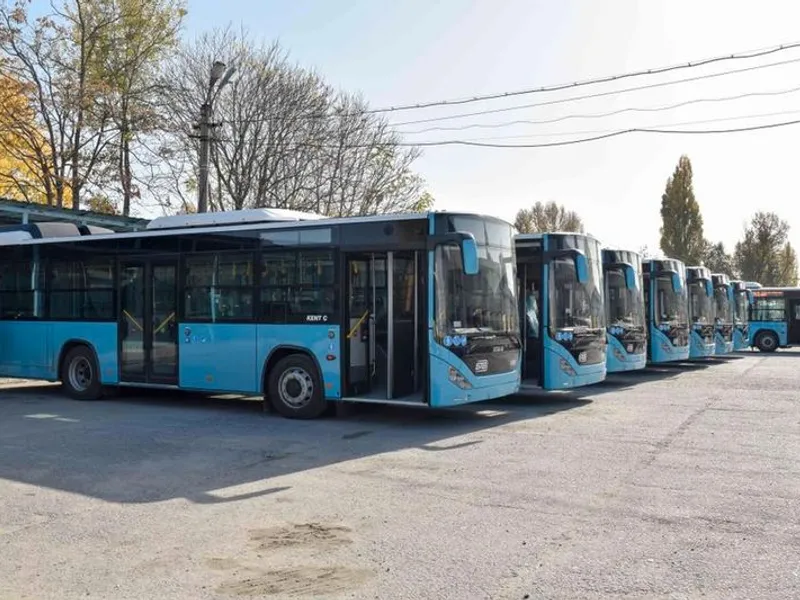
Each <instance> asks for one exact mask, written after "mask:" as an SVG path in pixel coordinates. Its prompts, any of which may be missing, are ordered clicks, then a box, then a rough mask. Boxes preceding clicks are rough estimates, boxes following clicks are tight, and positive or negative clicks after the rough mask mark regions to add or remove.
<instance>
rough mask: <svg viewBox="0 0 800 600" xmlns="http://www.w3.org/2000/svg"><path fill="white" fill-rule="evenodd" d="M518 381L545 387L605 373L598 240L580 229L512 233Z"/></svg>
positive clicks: (579, 383) (568, 385)
mask: <svg viewBox="0 0 800 600" xmlns="http://www.w3.org/2000/svg"><path fill="white" fill-rule="evenodd" d="M515 246H516V254H517V281H518V288H519V290H520V294H519V295H520V319H521V321H522V323H523V324H524V325H523V329H522V332H523V362H522V386H523V387H525V388H530V387H540V388H543V389H546V390H552V389H565V388H572V387H577V386H583V385H589V384H592V383H597V382H599V381H602V380H603V379H605V376H606V316H605V309H604V306H603V269H602V266H601V256H600V243H599V242H598V241H597V240H595V239H594V238H593V237H590V236H588V235H583V234H579V233H536V234H522V235H517V236H516V238H515Z"/></svg>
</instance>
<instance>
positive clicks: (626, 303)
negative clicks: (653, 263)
mask: <svg viewBox="0 0 800 600" xmlns="http://www.w3.org/2000/svg"><path fill="white" fill-rule="evenodd" d="M603 280H604V282H605V306H606V323H607V325H606V340H607V341H608V347H607V349H606V369H607V371H608V372H609V373H616V372H619V371H631V370H634V369H643V368H644V367H645V366H646V365H647V331H646V329H645V311H644V292H643V290H642V259H641V257H640V256H639V254H637V253H636V252H631V251H630V250H613V249H610V248H604V249H603Z"/></svg>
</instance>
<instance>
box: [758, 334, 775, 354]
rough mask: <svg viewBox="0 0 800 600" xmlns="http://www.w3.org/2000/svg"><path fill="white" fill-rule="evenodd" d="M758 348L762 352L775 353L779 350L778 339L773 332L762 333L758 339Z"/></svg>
mask: <svg viewBox="0 0 800 600" xmlns="http://www.w3.org/2000/svg"><path fill="white" fill-rule="evenodd" d="M756 348H758V349H759V350H761V352H775V350H777V348H778V338H777V336H776V335H775V334H774V333H772V332H771V331H762V332H761V333H759V334H758V336H757V337H756Z"/></svg>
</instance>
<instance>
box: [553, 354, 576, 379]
mask: <svg viewBox="0 0 800 600" xmlns="http://www.w3.org/2000/svg"><path fill="white" fill-rule="evenodd" d="M558 366H559V367H561V370H562V371H564V373H566V374H567V375H569V376H570V377H575V376H576V375H577V373H576V372H575V369H573V368H572V365H571V364H569V363H568V362H567V361H566V360H564V359H563V358H559V359H558Z"/></svg>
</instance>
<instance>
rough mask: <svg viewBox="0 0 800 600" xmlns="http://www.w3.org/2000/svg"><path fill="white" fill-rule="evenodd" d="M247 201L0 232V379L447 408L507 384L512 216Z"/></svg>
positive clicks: (514, 336)
mask: <svg viewBox="0 0 800 600" xmlns="http://www.w3.org/2000/svg"><path fill="white" fill-rule="evenodd" d="M314 217H315V216H314V215H305V214H303V213H295V212H293V211H280V210H271V209H256V210H252V211H237V212H231V213H204V214H200V215H181V216H174V217H162V218H158V219H155V220H153V221H152V222H151V223H150V224H149V225H148V228H147V230H146V231H142V232H137V233H112V232H107V231H98V230H96V229H95V230H91V229H90V228H82V229H81V228H78V227H76V226H75V225H72V224H69V223H57V224H38V225H21V226H14V227H12V228H10V229H8V228H7V230H6V231H0V256H2V260H0V339H2V341H3V343H2V344H0V376H3V377H23V378H31V379H45V380H52V381H58V380H60V381H61V382H62V384H63V388H64V389H65V391H66V392H67V393H68V394H69V395H71V396H72V397H74V398H77V399H86V400H89V399H95V398H99V397H100V396H101V395H102V394H103V390H104V387H105V386H134V387H154V388H165V389H185V390H196V391H201V392H213V393H222V392H225V393H239V394H244V395H263V397H264V402H265V407H272V408H274V409H275V410H276V411H277V412H279V413H281V414H282V415H284V416H286V417H292V418H314V417H317V416H319V415H321V414H322V413H323V411H324V410H325V409H326V408H327V407H328V406H329V404H328V403H329V402H336V401H359V402H380V403H394V404H404V405H411V406H453V405H458V404H464V403H467V402H475V401H479V400H487V399H491V398H497V397H501V396H505V395H508V394H512V393H514V392H516V391H517V390H518V388H519V381H520V357H521V344H520V339H519V321H518V318H519V313H518V310H517V298H516V286H515V270H514V269H515V258H514V245H513V228H512V227H511V225H509V224H508V223H506V222H504V221H501V220H498V219H494V218H490V217H482V216H477V215H468V214H444V213H419V214H410V215H380V216H375V217H363V218H335V219H334V218H331V219H322V218H314Z"/></svg>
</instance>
